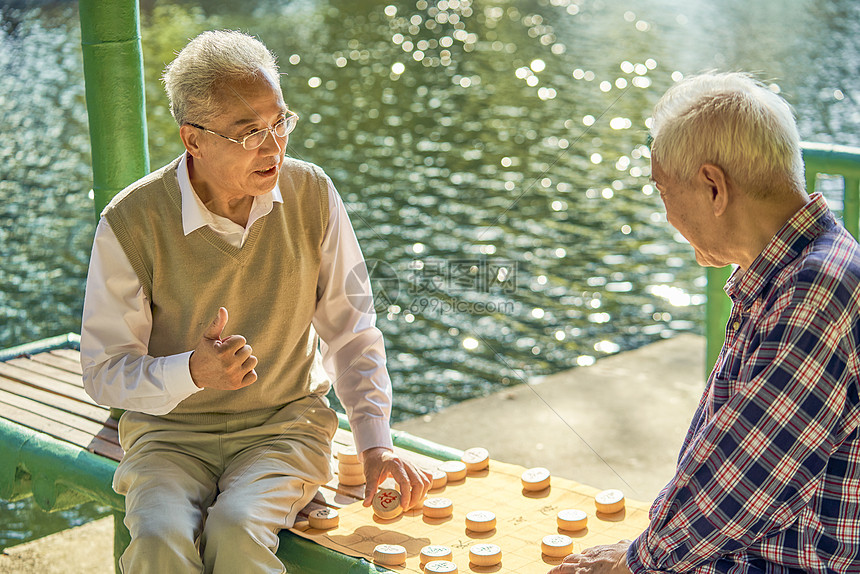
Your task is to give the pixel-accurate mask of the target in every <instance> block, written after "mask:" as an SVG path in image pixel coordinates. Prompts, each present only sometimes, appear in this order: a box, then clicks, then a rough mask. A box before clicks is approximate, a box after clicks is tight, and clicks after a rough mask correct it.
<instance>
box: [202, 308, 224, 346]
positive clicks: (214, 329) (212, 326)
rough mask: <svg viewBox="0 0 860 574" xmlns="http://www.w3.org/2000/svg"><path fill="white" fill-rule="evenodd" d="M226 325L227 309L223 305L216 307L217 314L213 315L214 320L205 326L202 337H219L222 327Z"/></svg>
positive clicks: (215, 338) (216, 338) (217, 338)
mask: <svg viewBox="0 0 860 574" xmlns="http://www.w3.org/2000/svg"><path fill="white" fill-rule="evenodd" d="M226 325H227V309H225V308H224V307H219V308H218V315H216V316H215V320H214V321H212V322H211V323H209V326H208V327H206V330H205V331H204V332H203V337H204V338H206V339H214V340H216V341H218V340H220V339H221V333H222V332H223V331H224V327H225V326H226Z"/></svg>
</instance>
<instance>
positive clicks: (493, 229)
mask: <svg viewBox="0 0 860 574" xmlns="http://www.w3.org/2000/svg"><path fill="white" fill-rule="evenodd" d="M858 16H860V8H858V6H857V4H856V3H854V2H850V1H847V0H844V1H838V0H828V1H823V0H797V1H793V2H790V3H786V2H783V1H779V0H762V1H759V2H748V1H740V0H713V1H709V2H704V1H686V0H685V1H681V0H654V1H651V2H642V1H633V0H618V1H611V2H610V1H600V0H578V1H573V0H551V1H550V0H533V1H526V0H521V1H469V0H447V1H446V0H440V1H439V2H435V1H433V2H427V1H425V0H418V1H417V2H415V1H397V2H391V3H390V4H386V3H380V2H370V1H367V0H360V1H351V2H325V1H313V2H311V1H293V2H283V1H277V2H276V1H266V0H256V1H243V2H235V1H226V0H224V1H218V2H206V3H205V5H203V6H201V5H198V4H197V3H193V2H181V1H173V2H158V3H155V2H152V1H149V2H147V1H144V2H142V14H141V20H142V36H143V49H144V58H145V66H146V69H145V73H146V81H147V94H146V95H147V119H148V125H149V134H150V141H149V145H150V157H151V160H152V167H153V168H156V167H159V166H161V165H163V164H164V163H166V162H168V161H170V160H171V159H173V158H174V157H175V156H177V155H178V154H179V153H180V151H181V143H180V141H179V138H178V136H177V133H176V132H177V130H176V127H175V125H174V124H173V122H172V119H171V118H170V116H169V113H168V111H167V107H166V103H165V97H164V95H163V92H162V89H161V86H160V83H159V81H158V76H159V74H160V71H161V69H162V67H163V65H164V64H165V63H166V62H168V61H170V60H171V59H172V57H173V53H174V52H175V51H176V50H178V49H180V48H181V47H182V46H183V45H184V44H185V42H186V41H187V39H188V38H189V37H191V36H193V35H195V34H197V33H198V32H200V31H203V30H206V29H211V28H234V29H241V30H244V31H248V32H250V33H252V34H255V35H257V36H259V37H260V38H261V39H262V40H263V41H264V42H265V43H266V44H267V45H268V46H269V47H270V48H271V49H272V50H273V51H275V52H276V54H277V55H278V58H279V62H280V65H281V69H282V71H283V72H284V74H285V75H284V76H283V79H282V85H283V87H284V91H285V97H286V100H287V103H288V104H289V106H290V107H291V108H292V109H293V110H295V111H296V112H297V113H298V114H299V115H300V116H301V117H302V120H301V121H300V123H299V126H298V128H297V129H296V131H295V132H294V134H293V135H292V136H291V138H290V147H289V153H290V154H291V155H293V156H295V157H299V158H301V159H305V160H308V161H312V162H315V163H317V164H319V165H321V166H323V167H324V168H325V169H326V171H327V172H328V173H329V175H330V176H331V177H332V179H333V180H334V182H335V185H336V186H337V188H338V190H339V191H340V193H341V195H342V196H343V198H344V200H345V201H346V204H347V209H348V211H349V213H350V217H351V219H352V222H353V225H354V227H355V230H356V233H357V235H358V237H359V240H360V242H361V245H362V248H363V250H364V254H365V256H366V258H367V259H368V261H369V262H370V267H371V272H372V282H373V284H374V288H375V290H376V293H377V298H376V301H375V304H376V306H377V309H378V311H379V320H378V323H379V326H380V327H381V329H382V330H383V332H384V333H385V337H386V348H387V351H388V357H389V368H390V371H391V374H392V378H393V380H394V385H395V392H396V400H395V409H394V418H395V420H401V419H403V418H406V417H410V416H416V415H422V414H425V413H428V412H432V411H434V410H437V409H440V408H443V407H445V406H446V405H449V404H452V403H454V402H458V401H461V400H464V399H467V398H471V397H476V396H481V395H484V394H486V393H489V392H493V391H497V390H500V389H503V388H505V387H506V386H509V385H514V384H518V383H522V382H524V381H527V380H529V379H530V378H533V377H537V376H541V375H545V374H548V373H552V372H557V371H559V370H562V369H567V368H571V367H576V366H588V365H590V364H593V362H594V361H595V360H597V359H599V358H600V357H603V356H606V355H608V354H612V353H615V352H618V351H622V350H626V349H631V348H635V347H638V346H641V345H643V344H646V343H649V342H652V341H655V340H657V339H660V338H665V337H671V336H673V335H675V334H677V333H681V332H696V333H701V332H702V320H703V306H702V304H703V302H704V297H703V291H704V278H703V274H702V271H701V270H700V269H699V268H698V267H697V266H696V264H695V262H694V260H693V257H692V251H691V249H690V247H689V245H687V244H686V242H685V241H684V240H683V238H681V237H680V236H678V235H677V234H676V233H675V232H674V230H672V228H671V227H670V226H669V225H668V224H667V223H666V221H665V216H664V214H663V210H662V206H661V204H660V201H659V199H658V197H657V194H656V193H655V190H654V189H653V188H652V187H651V185H650V184H649V181H648V176H649V161H648V149H647V147H646V146H645V143H646V134H647V127H646V123H647V120H648V117H649V111H650V109H651V107H652V106H653V104H654V103H655V102H656V100H657V99H658V98H659V96H660V95H661V94H662V92H663V91H665V89H666V88H667V87H668V86H670V85H671V84H672V83H673V82H674V81H676V80H677V79H679V78H681V77H683V76H684V75H689V74H691V73H695V72H697V71H702V70H706V69H714V68H718V69H722V70H736V69H743V70H750V71H754V72H756V73H757V74H758V75H759V77H760V78H762V79H763V80H765V81H766V82H767V83H769V84H771V86H772V88H773V89H774V90H779V91H780V92H781V93H782V94H783V95H784V96H785V97H786V98H787V99H788V100H789V101H790V102H791V103H792V104H793V105H794V106H795V107H796V109H797V111H798V115H799V125H800V128H801V132H802V136H803V137H804V138H805V139H808V140H814V141H825V142H837V143H843V144H858V143H860V130H858V125H860V110H858V106H857V103H856V101H855V98H856V94H857V93H858V90H857V88H858V86H857V83H858V82H860V80H858V79H857V78H860V74H858V73H857V72H858V70H857V68H858V62H860V54H858V49H860V48H858V47H859V46H860V42H858V39H857V38H860V35H859V34H858V31H860V30H858ZM87 129H88V128H87V122H86V113H85V107H84V89H83V73H82V64H81V56H80V30H79V24H78V16H77V5H76V4H75V3H66V2H58V3H53V2H14V3H8V2H7V3H3V2H0V258H2V261H3V265H2V267H0V348H3V347H8V346H12V345H15V344H20V343H23V342H29V341H33V340H37V339H40V338H44V337H48V336H52V335H57V334H61V333H66V332H79V330H80V312H81V305H82V300H83V287H84V281H85V276H86V268H87V262H88V258H89V249H90V246H91V240H92V239H91V238H92V232H93V228H94V215H93V208H92V202H91V200H90V199H89V198H88V195H87V190H88V189H89V188H90V187H91V173H90V169H89V165H90V150H89V139H88V132H87ZM115 129H117V130H121V129H123V126H115ZM101 511H102V509H100V508H98V507H97V506H95V505H88V506H87V507H84V508H82V509H79V510H78V511H77V512H76V513H75V512H73V513H67V515H66V516H64V517H62V518H63V519H62V520H61V521H60V523H61V524H66V523H67V522H65V521H71V522H74V521H80V520H86V519H88V518H89V517H90V516H93V515H97V514H99V513H100V512H101ZM54 518H55V517H51V518H50V519H49V518H46V519H44V520H42V519H40V518H39V511H38V509H34V508H32V506H31V505H30V503H29V502H26V501H25V502H19V503H9V504H7V505H5V509H2V510H0V546H5V545H8V544H11V543H15V542H18V541H21V540H25V539H29V538H32V537H36V536H38V535H41V534H44V533H45V532H49V531H52V530H54V529H56V528H58V526H57V523H56V522H55V521H54Z"/></svg>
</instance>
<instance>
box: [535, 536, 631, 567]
mask: <svg viewBox="0 0 860 574" xmlns="http://www.w3.org/2000/svg"><path fill="white" fill-rule="evenodd" d="M629 547H630V541H629V540H622V541H620V542H618V543H617V544H609V545H606V546H594V547H592V548H588V549H586V550H584V551H583V552H582V554H571V555H570V556H568V557H567V558H565V559H564V562H562V563H561V564H559V565H558V566H556V567H555V568H553V569H552V570H550V571H549V574H588V573H593V574H631V572H630V569H629V568H627V549H628V548H629Z"/></svg>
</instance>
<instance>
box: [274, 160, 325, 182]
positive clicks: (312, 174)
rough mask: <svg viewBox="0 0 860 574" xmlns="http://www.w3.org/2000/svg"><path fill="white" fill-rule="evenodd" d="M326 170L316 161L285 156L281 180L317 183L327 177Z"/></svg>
mask: <svg viewBox="0 0 860 574" xmlns="http://www.w3.org/2000/svg"><path fill="white" fill-rule="evenodd" d="M327 177H328V176H327V175H326V174H325V171H323V169H322V168H321V167H320V166H318V165H317V164H315V163H311V162H309V161H304V160H301V159H296V158H293V157H284V163H283V165H282V166H281V173H280V179H279V181H280V182H281V183H282V184H283V183H285V180H286V183H295V184H299V183H307V182H309V181H314V182H316V183H320V182H323V181H325V180H326V179H327Z"/></svg>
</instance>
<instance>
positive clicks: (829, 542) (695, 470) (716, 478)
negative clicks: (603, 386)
mask: <svg viewBox="0 0 860 574" xmlns="http://www.w3.org/2000/svg"><path fill="white" fill-rule="evenodd" d="M726 292H727V293H728V295H729V297H731V299H732V302H733V308H732V313H731V317H730V318H729V323H728V328H727V331H726V342H725V344H724V345H723V349H722V351H721V352H720V356H719V358H718V359H717V363H716V365H715V367H714V370H713V372H712V373H711V376H710V378H709V381H708V389H707V390H706V391H705V393H704V395H703V397H702V400H701V402H700V404H699V408H698V410H697V411H696V414H695V416H694V417H693V422H692V423H691V426H690V430H689V431H688V433H687V437H686V439H685V441H684V445H683V447H682V449H681V454H680V457H679V459H678V467H677V470H676V472H675V476H674V477H673V478H672V481H671V482H670V483H669V484H668V485H667V486H666V487H665V488H664V489H663V491H662V492H661V493H660V495H659V496H658V497H657V500H656V501H655V502H654V504H653V506H652V507H651V513H650V518H651V523H650V525H649V526H648V529H647V530H646V531H645V532H644V533H642V535H641V536H639V538H637V539H636V541H634V542H633V544H632V545H631V547H630V549H629V551H628V553H627V562H628V566H629V568H630V569H631V570H632V571H633V572H636V573H637V574H638V573H640V572H696V573H712V572H731V573H742V572H762V573H765V572H767V573H777V572H780V573H787V572H860V431H858V426H860V397H858V383H860V380H859V379H858V374H860V371H858V369H860V364H859V363H858V354H857V347H858V343H860V246H858V244H857V242H856V241H855V240H854V239H853V238H852V237H851V236H850V235H849V234H848V232H846V231H845V229H844V228H842V227H841V226H840V225H838V224H837V223H836V221H835V220H834V218H833V215H832V214H831V213H830V211H829V210H828V209H827V206H826V204H825V201H824V199H823V198H822V197H821V196H820V195H814V196H812V201H810V202H809V203H808V204H807V205H805V206H804V207H803V208H801V209H800V210H799V211H798V212H797V213H796V214H795V215H794V216H793V217H792V218H791V219H790V220H789V221H788V222H787V223H786V224H785V225H784V226H783V228H782V229H781V230H780V231H779V233H777V234H776V235H775V236H774V237H773V239H771V241H770V243H769V244H768V245H767V247H766V248H765V249H764V251H762V253H761V254H760V255H759V256H758V258H757V259H756V260H755V262H754V263H753V264H752V266H751V267H750V269H749V270H747V271H746V272H745V273H744V272H743V271H742V270H740V269H738V270H736V271H735V273H734V274H733V275H732V277H731V278H730V279H729V281H728V283H727V284H726Z"/></svg>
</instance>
